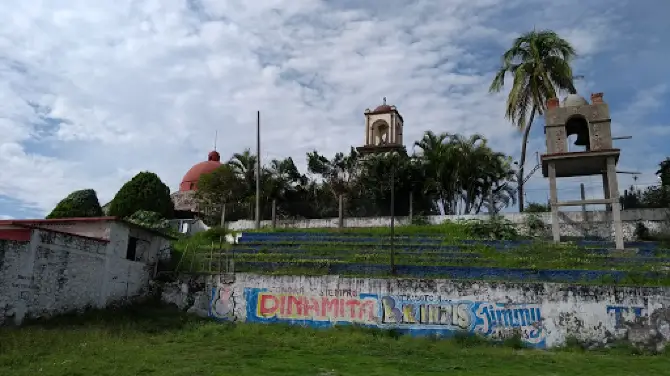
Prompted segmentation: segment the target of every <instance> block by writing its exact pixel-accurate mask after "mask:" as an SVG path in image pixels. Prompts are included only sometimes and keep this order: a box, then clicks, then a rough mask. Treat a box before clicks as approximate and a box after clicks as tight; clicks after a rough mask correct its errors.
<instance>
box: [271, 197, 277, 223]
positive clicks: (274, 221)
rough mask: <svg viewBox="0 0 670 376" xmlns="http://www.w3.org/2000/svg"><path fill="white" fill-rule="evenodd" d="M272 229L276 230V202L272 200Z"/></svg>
mask: <svg viewBox="0 0 670 376" xmlns="http://www.w3.org/2000/svg"><path fill="white" fill-rule="evenodd" d="M272 228H273V229H274V228H277V200H272Z"/></svg>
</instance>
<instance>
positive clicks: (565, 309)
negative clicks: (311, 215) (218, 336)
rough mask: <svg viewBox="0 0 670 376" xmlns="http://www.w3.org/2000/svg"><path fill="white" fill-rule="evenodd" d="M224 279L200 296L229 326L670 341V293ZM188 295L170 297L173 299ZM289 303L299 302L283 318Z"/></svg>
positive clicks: (547, 342)
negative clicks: (350, 327) (283, 324)
mask: <svg viewBox="0 0 670 376" xmlns="http://www.w3.org/2000/svg"><path fill="white" fill-rule="evenodd" d="M223 278H224V276H220V277H215V278H214V279H212V281H210V285H211V286H213V288H212V289H210V290H208V291H205V292H204V294H203V296H202V297H208V298H210V300H209V304H208V307H207V308H206V312H207V313H208V314H209V315H210V316H212V317H214V318H218V319H221V320H239V321H247V322H267V323H271V322H287V323H293V324H300V325H308V326H316V327H323V326H330V325H334V324H346V323H351V322H356V323H361V324H367V325H370V326H373V327H378V328H395V329H400V330H405V331H408V332H413V333H414V334H419V335H421V334H428V333H432V334H438V335H443V336H448V335H453V334H454V333H455V332H470V333H479V334H481V335H484V336H486V337H489V338H505V337H508V336H511V335H512V334H513V333H515V332H518V333H520V334H521V336H522V338H523V339H524V341H525V342H526V343H527V344H529V345H532V346H535V347H540V348H546V347H555V346H559V345H562V344H564V343H565V342H566V340H567V339H568V338H570V337H574V338H576V339H578V340H580V341H586V342H590V343H597V344H600V345H603V344H606V343H612V342H614V341H616V340H628V341H630V342H632V343H635V344H645V345H647V346H651V347H652V348H654V349H657V350H660V349H662V348H663V347H664V346H665V345H666V344H667V343H668V342H669V341H670V289H669V288H641V287H639V288H633V287H613V286H571V285H563V284H549V283H537V284H523V283H490V282H473V281H450V280H426V279H363V278H342V277H339V276H322V277H307V276H262V275H253V274H237V275H235V276H233V277H231V276H226V278H232V279H229V280H225V281H224V279H223ZM181 288H182V289H183V286H182V287H181ZM175 290H177V289H175ZM182 293H183V291H175V292H174V294H171V293H166V294H165V295H164V296H165V298H166V300H168V301H174V299H175V297H177V298H178V297H179V296H182V295H183V294H182ZM289 297H293V299H294V302H299V303H298V304H293V305H291V307H292V312H288V311H286V312H284V314H282V313H281V309H282V308H281V307H282V306H283V307H287V306H289V305H290V304H289V303H288V302H289V301H290V300H289ZM340 299H341V300H340ZM200 300H202V299H200ZM335 300H340V303H339V304H340V307H344V309H343V310H341V311H340V310H339V309H338V308H337V306H336V305H335V304H338V303H337V302H335ZM197 301H198V299H196V302H197ZM275 304H276V306H275ZM422 305H423V307H421V306H422ZM308 306H310V308H307V307H308ZM299 307H301V308H299ZM192 308H197V307H192ZM275 308H277V309H275ZM393 308H398V310H393ZM300 309H302V312H300V311H299V310H300ZM352 309H353V311H352ZM422 309H423V310H424V312H426V313H425V314H424V315H422V314H421V310H422ZM192 310H193V309H192ZM305 310H307V311H305ZM361 310H363V313H362V314H361ZM490 312H496V314H494V315H493V316H491V315H490V314H488V313H490ZM352 313H353V316H352V315H351V314H352ZM498 313H500V316H497V314H498Z"/></svg>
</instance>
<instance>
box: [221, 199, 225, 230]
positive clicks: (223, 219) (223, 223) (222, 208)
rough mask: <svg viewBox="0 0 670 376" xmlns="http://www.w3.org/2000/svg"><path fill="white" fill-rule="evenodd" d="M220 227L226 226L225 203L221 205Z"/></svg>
mask: <svg viewBox="0 0 670 376" xmlns="http://www.w3.org/2000/svg"><path fill="white" fill-rule="evenodd" d="M221 228H222V229H225V228H226V203H225V202H224V203H223V204H222V205H221Z"/></svg>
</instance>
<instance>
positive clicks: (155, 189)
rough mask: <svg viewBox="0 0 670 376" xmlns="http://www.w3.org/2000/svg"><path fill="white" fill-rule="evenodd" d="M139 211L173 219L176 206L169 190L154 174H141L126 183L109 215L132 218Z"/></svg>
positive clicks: (113, 203)
mask: <svg viewBox="0 0 670 376" xmlns="http://www.w3.org/2000/svg"><path fill="white" fill-rule="evenodd" d="M137 211H148V212H155V213H158V214H160V215H161V216H162V217H164V218H172V216H173V212H174V204H173V203H172V200H171V199H170V188H168V186H167V185H165V183H163V181H161V179H160V178H159V177H158V175H156V174H154V173H153V172H148V171H145V172H140V173H139V174H137V175H135V176H134V177H133V178H132V179H131V180H130V181H128V182H127V183H125V184H124V185H123V186H122V187H121V189H120V190H119V191H118V192H117V193H116V196H114V199H112V201H111V203H110V205H109V214H110V215H112V216H115V217H121V218H125V217H130V216H132V215H133V214H135V213H136V212H137Z"/></svg>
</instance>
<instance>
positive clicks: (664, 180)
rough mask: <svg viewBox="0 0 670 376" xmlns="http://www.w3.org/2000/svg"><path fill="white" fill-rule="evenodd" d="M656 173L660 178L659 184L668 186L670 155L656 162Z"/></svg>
mask: <svg viewBox="0 0 670 376" xmlns="http://www.w3.org/2000/svg"><path fill="white" fill-rule="evenodd" d="M656 175H658V177H659V178H660V179H661V186H663V187H666V188H667V187H670V157H668V158H665V160H663V161H662V162H661V163H659V164H658V171H656Z"/></svg>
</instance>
